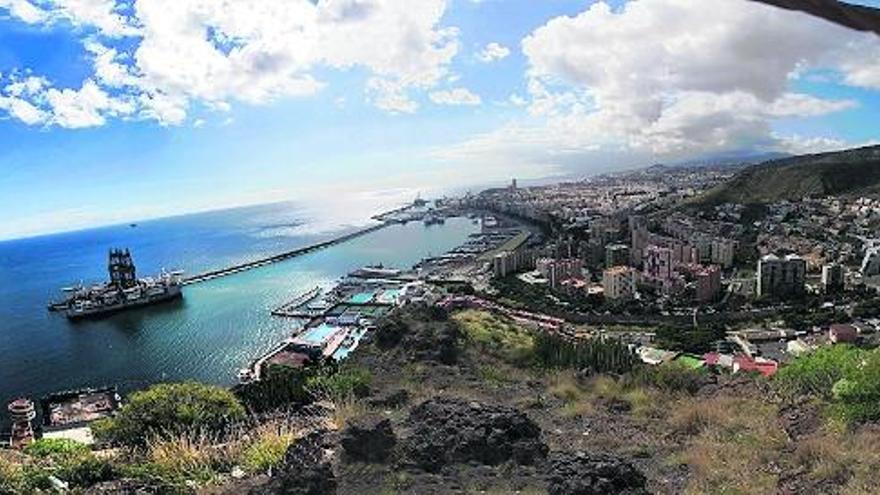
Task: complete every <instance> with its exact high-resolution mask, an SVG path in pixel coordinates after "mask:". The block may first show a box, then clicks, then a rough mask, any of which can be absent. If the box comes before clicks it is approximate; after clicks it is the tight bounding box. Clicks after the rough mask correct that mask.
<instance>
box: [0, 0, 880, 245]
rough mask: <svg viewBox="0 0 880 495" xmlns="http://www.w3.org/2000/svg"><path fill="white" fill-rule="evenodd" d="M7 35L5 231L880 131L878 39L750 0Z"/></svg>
mask: <svg viewBox="0 0 880 495" xmlns="http://www.w3.org/2000/svg"><path fill="white" fill-rule="evenodd" d="M860 3H862V4H864V5H871V6H880V2H876V1H872V2H868V1H862V2H860ZM0 40H2V41H0V74H2V76H0V119H2V120H0V149H2V150H3V151H2V152H0V167H2V173H3V177H4V179H3V180H2V181H0V198H2V199H0V211H2V213H0V225H2V227H0V239H8V238H17V237H25V236H31V235H38V234H44V233H50V232H56V231H63V230H74V229H79V228H86V227H92V226H98V225H104V224H111V223H118V222H122V221H127V220H137V219H142V218H152V217H159V216H167V215H175V214H183V213H187V212H193V211H200V210H207V209H217V208H223V207H231V206H236V205H245V204H255V203H263V202H272V201H282V200H295V201H299V202H302V203H303V204H305V205H320V206H321V207H322V208H327V209H328V210H333V209H334V208H335V209H336V210H338V211H337V213H338V215H340V216H352V219H351V220H353V219H354V216H355V215H357V216H360V217H364V216H365V215H364V213H365V212H367V211H370V210H371V209H379V208H382V207H387V206H388V205H390V204H394V203H395V202H399V201H401V200H404V199H411V198H412V197H413V196H414V195H415V194H416V193H417V192H420V191H421V192H422V193H423V194H431V193H439V192H443V191H447V190H450V189H464V188H467V187H480V186H483V185H486V184H493V183H502V182H507V181H508V180H509V179H510V177H518V178H521V179H542V178H543V179H547V178H552V177H554V176H570V175H573V174H591V173H598V172H605V171H610V170H615V169H622V168H627V167H632V166H636V165H649V164H650V163H653V162H658V161H680V160H687V159H698V158H701V157H706V156H724V155H735V154H737V153H743V152H785V153H804V152H813V151H823V150H831V149H840V148H845V147H850V146H858V145H862V144H869V143H875V142H877V140H878V138H880V136H878V134H880V132H878V128H877V126H876V115H877V113H878V111H880V38H878V37H877V36H876V35H873V34H868V33H858V32H854V31H850V30H847V29H845V28H842V27H838V26H835V25H832V24H830V23H827V22H825V21H822V20H818V19H815V18H811V17H809V16H807V15H805V14H801V13H795V12H788V11H783V10H779V9H775V8H772V7H768V6H764V5H760V4H756V3H752V2H748V1H745V0H742V1H731V0H712V1H711V2H707V1H705V0H701V1H694V0H632V1H629V2H624V1H615V2H609V3H604V2H589V1H569V0H558V1H549V2H540V3H539V4H537V5H536V4H535V2H529V1H527V0H510V1H501V0H497V1H495V0H482V1H474V0H454V1H444V0H431V1H424V2H419V4H418V6H413V4H412V2H402V1H400V2H394V1H385V2H382V1H355V0H338V1H320V2H309V1H302V2H268V1H262V2H257V3H254V2H249V1H239V2H225V3H222V2H160V1H149V0H126V1H118V2H117V1H113V0H94V1H89V2H74V1H62V0H40V1H31V0H0ZM345 220H349V219H348V218H346V219H345Z"/></svg>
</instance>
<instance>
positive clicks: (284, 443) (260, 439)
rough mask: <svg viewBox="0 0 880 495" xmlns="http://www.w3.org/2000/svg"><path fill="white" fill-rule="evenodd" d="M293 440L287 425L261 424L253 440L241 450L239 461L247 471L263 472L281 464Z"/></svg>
mask: <svg viewBox="0 0 880 495" xmlns="http://www.w3.org/2000/svg"><path fill="white" fill-rule="evenodd" d="M295 440H296V435H294V432H293V431H292V430H291V429H290V428H289V427H288V426H287V425H284V424H274V423H270V424H266V425H263V426H261V427H260V428H259V430H257V432H256V438H255V439H254V441H253V442H252V443H250V444H249V445H248V446H246V447H245V448H244V450H243V451H242V453H241V457H240V461H239V462H240V463H241V465H242V467H243V468H244V470H245V471H247V472H249V473H253V474H257V473H264V472H266V471H268V470H269V469H271V468H274V467H276V466H278V465H279V464H281V462H282V461H283V460H284V454H286V453H287V449H288V447H290V446H291V445H292V444H293V442H294V441H295Z"/></svg>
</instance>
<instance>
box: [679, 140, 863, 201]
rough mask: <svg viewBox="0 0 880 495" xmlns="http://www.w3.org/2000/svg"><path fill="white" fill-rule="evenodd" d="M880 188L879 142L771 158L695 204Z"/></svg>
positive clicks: (818, 194)
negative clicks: (824, 151) (823, 151)
mask: <svg viewBox="0 0 880 495" xmlns="http://www.w3.org/2000/svg"><path fill="white" fill-rule="evenodd" d="M876 192H880V146H869V147H865V148H857V149H851V150H845V151H836V152H831V153H821V154H816V155H803V156H795V157H791V158H783V159H780V160H771V161H768V162H764V163H761V164H758V165H753V166H751V167H748V168H746V169H744V170H743V171H742V172H740V173H739V174H737V175H736V176H734V177H733V178H732V179H730V180H729V181H727V182H725V183H724V184H722V185H720V186H718V187H716V188H714V189H712V190H710V191H708V192H707V193H706V194H704V195H702V196H700V197H698V198H697V199H696V200H695V201H694V203H695V204H698V205H715V204H720V203H728V202H730V203H742V204H754V203H769V202H773V201H779V200H783V199H788V200H797V199H801V198H804V197H809V196H827V195H848V194H870V193H876Z"/></svg>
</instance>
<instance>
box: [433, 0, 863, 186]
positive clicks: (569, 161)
mask: <svg viewBox="0 0 880 495" xmlns="http://www.w3.org/2000/svg"><path fill="white" fill-rule="evenodd" d="M522 49H523V53H524V54H525V56H526V58H527V60H528V63H529V69H528V72H527V74H526V78H527V94H526V97H525V98H522V97H519V96H518V95H513V96H511V97H510V98H509V101H510V102H511V103H512V104H514V105H527V108H528V116H525V117H522V118H519V119H517V120H515V121H512V122H509V123H507V124H505V125H504V126H503V127H502V128H500V129H497V130H494V131H491V132H488V133H485V134H482V135H479V136H475V137H473V138H470V139H468V140H466V141H464V142H461V143H458V144H456V145H453V146H446V147H444V148H442V149H439V150H436V152H435V156H434V158H436V159H437V160H440V161H444V162H452V163H459V164H461V163H466V164H471V165H472V166H476V165H477V164H479V165H480V166H483V164H486V163H493V164H496V166H501V165H503V164H505V163H510V164H519V165H518V166H520V167H523V168H525V167H527V164H529V163H530V164H532V165H533V166H534V167H535V168H536V170H543V169H546V168H548V167H551V169H552V167H553V166H556V167H570V168H575V169H580V170H584V169H585V168H587V167H589V168H591V169H592V170H593V171H597V170H607V169H609V168H611V167H615V166H631V165H636V164H639V163H647V162H650V161H653V160H673V161H674V160H676V159H683V158H691V157H696V156H700V155H711V154H716V153H723V152H735V151H744V150H749V151H752V150H781V151H789V152H798V151H815V150H826V149H835V148H840V147H843V146H845V145H846V143H845V142H843V141H841V140H840V139H838V138H833V137H822V136H786V135H780V134H777V133H775V132H774V122H775V121H776V120H778V119H782V118H785V119H799V118H810V117H815V116H820V115H825V114H829V113H833V112H840V111H845V110H848V109H851V108H854V107H856V106H857V105H858V102H856V101H852V100H831V99H826V98H820V97H817V96H814V95H809V94H803V93H798V92H794V91H792V90H791V89H790V88H791V84H792V81H793V80H795V79H796V78H797V77H799V76H800V75H802V74H807V73H815V72H817V71H820V72H822V73H826V74H832V75H835V80H836V81H838V82H840V83H843V84H849V85H858V86H863V87H878V88H880V85H876V86H873V85H874V84H875V80H874V79H873V78H874V76H875V75H880V52H878V50H880V38H877V37H876V36H874V35H869V34H865V33H858V32H855V31H851V30H847V29H845V28H842V27H838V26H836V25H833V24H830V23H827V22H825V21H822V20H818V19H815V18H812V17H810V16H807V15H805V14H801V13H795V12H791V11H785V10H781V9H776V8H772V7H769V6H765V5H761V4H759V3H756V2H750V1H745V0H632V1H630V2H628V3H626V4H624V5H623V6H622V7H619V8H611V7H610V6H609V5H608V4H606V3H604V2H597V3H593V4H592V5H591V6H590V7H588V8H586V9H585V10H584V11H583V12H581V13H580V14H578V15H575V16H571V17H568V16H563V17H557V18H554V19H551V20H549V21H548V22H546V23H545V24H544V25H543V26H541V27H539V28H537V29H536V30H535V31H534V32H533V33H531V34H530V35H529V36H528V37H526V38H525V39H524V40H523V42H522Z"/></svg>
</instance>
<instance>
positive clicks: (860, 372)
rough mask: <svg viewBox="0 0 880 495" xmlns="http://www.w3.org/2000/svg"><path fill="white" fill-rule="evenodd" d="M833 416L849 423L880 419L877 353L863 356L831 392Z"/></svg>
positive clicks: (879, 360)
mask: <svg viewBox="0 0 880 495" xmlns="http://www.w3.org/2000/svg"><path fill="white" fill-rule="evenodd" d="M831 390H832V396H833V400H834V405H833V407H832V412H834V413H836V415H837V416H838V417H840V418H841V419H844V420H846V421H849V422H853V421H876V420H878V419H880V353H878V352H876V351H872V352H869V353H866V355H865V357H864V359H863V360H862V361H861V363H860V365H858V366H856V367H854V368H852V369H849V370H847V373H846V376H845V377H844V378H842V379H840V380H838V381H837V383H835V384H834V386H833V387H832V388H831Z"/></svg>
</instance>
